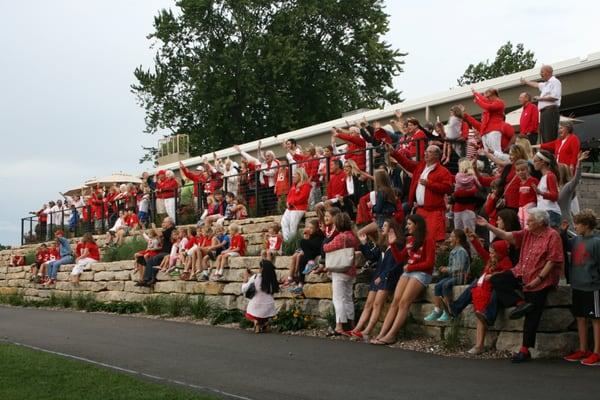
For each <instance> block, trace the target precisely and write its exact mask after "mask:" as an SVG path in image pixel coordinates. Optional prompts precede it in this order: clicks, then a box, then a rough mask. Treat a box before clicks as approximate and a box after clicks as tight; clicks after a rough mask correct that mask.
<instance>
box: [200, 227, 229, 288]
mask: <svg viewBox="0 0 600 400" xmlns="http://www.w3.org/2000/svg"><path fill="white" fill-rule="evenodd" d="M208 234H209V231H207V235H208ZM210 236H211V237H210V240H208V238H207V239H206V240H205V242H204V243H203V245H202V246H201V247H200V249H199V251H200V252H201V254H203V256H202V259H201V260H200V269H199V272H201V273H202V274H201V275H200V280H203V281H206V280H208V278H209V277H210V262H211V261H216V260H217V257H218V256H219V255H221V253H222V252H223V251H224V250H227V249H228V248H229V243H230V241H231V239H230V237H229V235H228V234H227V233H225V228H223V227H222V226H221V225H216V226H215V229H214V235H213V231H212V230H210Z"/></svg>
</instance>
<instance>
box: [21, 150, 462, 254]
mask: <svg viewBox="0 0 600 400" xmlns="http://www.w3.org/2000/svg"><path fill="white" fill-rule="evenodd" d="M429 140H430V139H416V140H414V139H413V140H412V142H414V144H415V147H416V157H415V158H416V160H417V161H418V160H420V155H421V153H422V150H424V149H423V146H426V142H428V141H429ZM440 140H441V139H440ZM446 142H451V143H458V144H460V145H461V146H462V154H464V155H466V142H465V141H450V140H446ZM409 143H410V141H405V142H403V143H402V144H403V145H407V144H409ZM386 152H387V149H386V146H384V145H379V146H376V147H367V148H365V149H360V150H356V151H352V152H336V153H335V154H333V155H331V156H323V157H318V158H312V159H308V160H301V161H297V162H294V163H291V164H287V163H286V164H284V165H278V166H274V167H270V168H262V169H255V170H253V171H247V172H240V173H238V174H235V175H228V176H219V177H218V178H217V179H209V180H208V181H206V182H200V181H199V182H195V183H194V184H193V185H192V186H195V193H197V194H198V196H197V198H196V199H195V201H196V204H182V201H181V193H182V190H183V188H185V187H190V186H189V185H185V186H182V187H179V188H178V189H177V190H176V192H175V196H174V202H175V215H174V217H175V224H176V225H177V224H178V223H179V222H181V221H180V220H181V217H182V216H183V213H184V212H188V213H189V215H191V218H192V220H193V222H196V221H197V220H198V218H199V216H200V215H201V214H202V213H203V212H204V210H205V209H206V207H207V197H208V195H210V194H212V193H208V191H207V189H208V187H209V185H211V184H212V183H213V182H214V181H215V180H221V181H222V184H221V185H220V186H219V185H216V186H215V189H220V190H222V192H223V194H225V193H227V192H228V191H229V188H230V186H231V185H230V180H232V179H236V180H237V181H238V188H239V187H240V186H239V184H240V182H241V181H243V182H245V183H246V185H247V186H246V187H245V188H244V193H242V195H243V196H244V198H245V200H246V202H247V203H248V211H249V214H250V215H251V216H255V217H258V216H263V215H266V213H268V212H277V202H278V199H277V198H276V197H274V199H275V204H268V206H269V207H268V208H265V207H264V202H265V199H267V196H268V195H267V193H269V192H272V191H274V187H267V186H265V185H261V179H260V177H261V174H263V173H264V172H265V171H270V170H273V169H279V168H285V167H287V168H288V172H287V185H288V187H290V186H291V185H292V180H293V166H295V167H302V165H305V164H306V163H310V162H313V163H314V162H315V160H318V162H319V165H320V164H321V161H322V160H325V174H324V175H322V177H320V179H319V181H318V182H317V185H319V188H320V189H323V187H324V186H325V187H326V185H327V183H328V182H329V178H330V175H331V170H330V162H329V161H330V160H331V159H339V158H341V157H342V156H344V157H347V156H349V155H352V154H365V157H366V158H365V164H366V169H367V171H365V172H367V174H369V175H373V172H374V169H375V167H376V162H377V165H380V164H381V163H383V161H382V157H385V154H386ZM376 154H377V157H376ZM367 158H368V159H367ZM456 161H457V159H455V160H453V161H451V163H450V165H446V167H447V168H449V169H450V170H455V169H456V167H457V165H456V164H457V162H456ZM319 168H320V167H319ZM276 177H277V172H276V173H275V178H276ZM275 180H276V179H275ZM157 193H158V191H157V190H152V191H150V193H149V194H150V201H149V222H154V223H157V224H158V223H159V221H158V219H157V218H158V217H159V215H158V213H157V201H158V200H159V199H158V198H157ZM192 199H193V197H192ZM268 200H269V201H271V200H273V197H271V198H269V199H268ZM98 201H99V200H96V202H98ZM192 201H193V200H192ZM125 202H126V201H125V200H116V201H112V200H102V203H101V204H102V205H101V207H102V210H101V212H100V214H101V215H100V217H99V218H98V211H97V207H100V205H99V204H95V205H93V204H87V205H84V206H81V207H77V208H70V209H61V210H59V211H55V212H50V213H48V214H46V221H40V219H39V217H38V216H29V217H25V218H21V244H26V243H40V242H44V241H48V240H51V239H52V238H53V234H54V232H55V231H56V230H58V229H60V230H62V231H63V232H65V233H67V232H71V233H72V235H73V236H80V235H81V234H83V233H86V232H91V233H96V234H103V233H106V232H107V231H108V230H109V229H110V228H111V227H112V225H113V224H114V222H115V221H116V219H117V218H118V215H119V211H120V210H124V209H126V208H127V205H126V204H125ZM250 203H252V205H253V208H252V209H251V208H250ZM135 204H136V206H135V209H134V211H135V212H136V214H137V213H138V209H137V207H138V202H137V200H136V203H135ZM187 206H189V207H191V211H190V210H188V209H186V208H185V207H187ZM261 206H262V207H261ZM273 207H274V209H273ZM250 211H253V212H250ZM74 212H76V213H77V215H78V217H77V219H76V222H74V223H73V221H69V220H70V219H71V215H73V214H72V213H74ZM252 214H254V215H252ZM161 215H164V214H161ZM189 215H188V216H189ZM186 217H187V216H186ZM65 222H66V223H65ZM70 222H71V223H70ZM140 222H142V221H140ZM184 222H190V221H184Z"/></svg>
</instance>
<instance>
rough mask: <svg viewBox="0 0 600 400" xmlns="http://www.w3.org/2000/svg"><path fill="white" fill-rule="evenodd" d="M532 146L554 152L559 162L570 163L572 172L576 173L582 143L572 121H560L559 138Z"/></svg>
mask: <svg viewBox="0 0 600 400" xmlns="http://www.w3.org/2000/svg"><path fill="white" fill-rule="evenodd" d="M532 147H535V148H541V149H543V150H548V151H549V152H551V153H553V154H554V155H555V156H556V161H557V162H558V163H561V164H566V165H568V166H569V169H570V170H571V174H575V167H576V166H577V158H578V157H579V150H580V147H581V143H580V141H579V138H578V137H577V135H576V134H575V133H573V124H572V123H571V122H568V121H565V122H561V123H560V127H559V128H558V139H556V140H553V141H551V142H546V143H542V144H541V145H536V146H532Z"/></svg>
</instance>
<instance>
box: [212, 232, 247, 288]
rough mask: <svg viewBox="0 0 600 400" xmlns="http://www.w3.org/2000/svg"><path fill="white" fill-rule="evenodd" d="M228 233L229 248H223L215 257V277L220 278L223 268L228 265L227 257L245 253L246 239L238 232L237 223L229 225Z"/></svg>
mask: <svg viewBox="0 0 600 400" xmlns="http://www.w3.org/2000/svg"><path fill="white" fill-rule="evenodd" d="M229 235H230V237H231V242H230V244H229V248H228V249H226V250H223V252H221V254H219V256H218V257H217V261H216V267H217V270H216V272H215V277H216V278H217V279H219V278H221V277H222V276H223V273H224V269H225V268H226V267H227V266H228V260H229V257H243V256H245V255H246V239H244V237H243V236H242V234H241V233H240V227H239V226H238V225H237V224H231V225H229Z"/></svg>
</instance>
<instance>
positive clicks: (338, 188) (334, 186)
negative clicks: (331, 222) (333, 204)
mask: <svg viewBox="0 0 600 400" xmlns="http://www.w3.org/2000/svg"><path fill="white" fill-rule="evenodd" d="M347 194H348V192H347V190H346V174H345V173H344V171H343V170H341V169H340V170H339V171H338V173H337V174H333V173H332V174H331V175H330V176H329V183H328V184H327V198H328V199H330V200H331V199H335V198H336V197H337V196H346V195H347Z"/></svg>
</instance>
